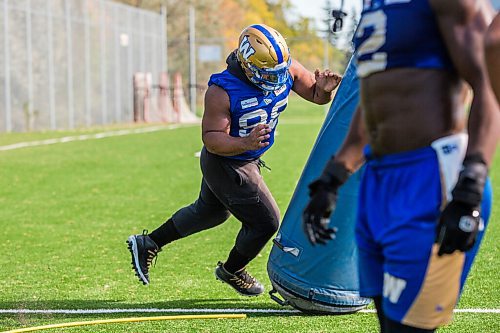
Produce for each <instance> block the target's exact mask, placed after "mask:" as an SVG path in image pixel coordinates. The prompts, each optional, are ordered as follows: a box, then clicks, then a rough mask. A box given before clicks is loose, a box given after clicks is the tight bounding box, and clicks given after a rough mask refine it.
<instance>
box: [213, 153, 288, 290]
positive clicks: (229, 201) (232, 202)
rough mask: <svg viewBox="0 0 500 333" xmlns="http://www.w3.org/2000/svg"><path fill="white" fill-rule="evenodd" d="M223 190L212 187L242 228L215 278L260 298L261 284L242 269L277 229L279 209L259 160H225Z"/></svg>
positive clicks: (219, 266)
mask: <svg viewBox="0 0 500 333" xmlns="http://www.w3.org/2000/svg"><path fill="white" fill-rule="evenodd" d="M224 166H225V171H226V179H229V180H230V184H225V185H226V186H225V187H224V191H222V190H221V189H219V187H220V184H217V185H214V186H215V187H216V188H218V189H217V190H215V192H216V193H223V195H220V196H219V198H220V200H221V201H222V202H223V203H224V205H225V206H226V207H227V208H228V209H229V211H230V212H231V214H233V215H234V216H235V217H236V218H237V219H238V220H239V221H240V222H241V223H242V226H241V229H240V231H239V233H238V236H237V238H236V241H235V245H234V247H233V249H232V250H231V252H230V254H229V256H228V258H227V260H226V262H225V263H219V264H218V265H217V268H216V277H217V278H218V279H219V280H222V281H224V282H226V283H228V284H229V285H231V286H232V287H233V288H234V289H236V291H238V292H239V293H240V294H243V295H247V296H255V295H259V294H261V293H262V292H263V291H264V287H263V286H262V284H261V283H260V282H258V281H257V280H256V279H255V278H253V277H252V276H251V275H250V274H248V273H247V272H246V270H245V266H246V265H247V264H248V263H249V262H250V261H251V260H252V259H254V258H255V257H256V256H257V254H258V253H259V252H260V250H261V249H262V248H263V247H264V246H265V245H266V243H267V242H268V241H269V240H270V239H271V237H272V236H273V235H274V234H275V233H276V231H277V230H278V227H279V209H278V206H277V204H276V202H275V200H274V198H273V197H272V195H271V193H270V192H269V189H268V188H267V186H266V184H265V183H264V181H263V179H262V176H261V174H260V169H259V166H258V161H252V162H241V161H225V163H224Z"/></svg>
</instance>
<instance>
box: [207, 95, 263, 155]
mask: <svg viewBox="0 0 500 333" xmlns="http://www.w3.org/2000/svg"><path fill="white" fill-rule="evenodd" d="M229 103H230V102H229V96H228V95H227V93H226V92H225V91H224V89H222V88H220V87H218V86H216V85H212V86H210V87H209V88H208V90H207V92H206V95H205V111H204V113H203V119H202V123H201V128H202V140H203V143H204V144H205V147H206V148H207V150H208V151H209V152H211V153H213V154H217V155H220V156H233V155H238V154H241V153H243V152H245V151H248V150H256V149H259V148H262V147H265V146H267V145H269V142H263V141H265V140H267V139H268V138H269V134H268V133H269V132H270V131H271V130H270V128H269V125H267V124H259V125H257V126H255V127H254V128H253V130H252V131H251V132H250V134H249V135H248V136H246V137H233V136H230V135H229V129H230V126H231V117H230V114H229V106H230V105H229Z"/></svg>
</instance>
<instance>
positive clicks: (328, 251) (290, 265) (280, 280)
mask: <svg viewBox="0 0 500 333" xmlns="http://www.w3.org/2000/svg"><path fill="white" fill-rule="evenodd" d="M358 101H359V82H358V78H357V76H356V66H355V63H354V61H353V60H352V59H351V61H350V63H349V65H348V67H347V70H346V72H345V74H344V77H343V79H342V82H341V84H340V87H339V88H338V91H337V94H336V96H335V98H334V100H333V102H332V104H331V106H330V111H329V112H328V115H327V117H326V120H325V122H324V124H323V126H322V128H321V131H320V133H319V135H318V138H317V139H316V143H315V144H314V147H313V150H312V152H311V155H310V157H309V160H308V161H307V164H306V166H305V168H304V171H303V173H302V176H301V177H300V180H299V183H298V185H297V188H296V189H295V193H294V195H293V197H292V200H291V202H290V205H289V206H288V209H287V211H286V213H285V216H284V219H283V222H282V224H281V227H280V230H279V231H278V234H277V236H276V238H275V239H274V240H273V242H274V245H273V248H272V250H271V254H270V256H269V260H268V264H267V271H268V274H269V278H270V280H271V283H272V285H273V288H274V289H273V290H272V291H271V292H270V295H271V298H272V299H273V300H275V301H277V302H278V303H279V304H281V305H291V306H293V307H295V308H297V309H299V310H302V311H304V312H309V313H325V314H344V313H352V312H356V311H359V310H361V309H363V308H365V307H366V306H367V305H368V304H369V303H370V300H369V299H367V298H363V297H360V296H359V279H358V268H357V249H356V244H355V239H354V225H355V219H356V209H357V200H358V187H359V181H360V171H358V172H357V173H355V174H353V175H352V176H351V177H350V179H349V180H348V181H347V182H346V183H345V184H344V185H343V186H342V187H341V188H340V190H339V198H338V202H337V208H336V210H335V212H334V213H333V214H332V217H331V221H330V226H335V227H337V228H338V232H337V235H336V239H335V240H331V241H329V242H328V243H327V245H316V246H312V245H311V244H310V243H309V241H308V240H307V238H306V236H305V234H304V232H303V229H302V212H303V210H304V208H305V206H306V205H307V203H308V201H309V190H308V187H307V186H308V184H309V183H311V182H312V181H313V180H315V179H316V178H317V177H319V175H320V174H321V172H322V171H323V168H324V166H325V164H326V162H327V161H328V160H329V159H330V157H331V156H332V155H333V154H335V152H336V151H337V149H338V148H339V147H340V145H341V144H342V142H343V141H344V138H345V136H346V134H347V132H348V129H349V125H350V122H351V118H352V116H353V114H354V111H355V110H356V107H357V105H358ZM276 292H278V293H279V294H280V295H281V297H282V298H283V299H284V300H282V299H280V298H279V297H278V296H277V295H276Z"/></svg>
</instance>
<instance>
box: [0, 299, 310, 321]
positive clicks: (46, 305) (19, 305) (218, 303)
mask: <svg viewBox="0 0 500 333" xmlns="http://www.w3.org/2000/svg"><path fill="white" fill-rule="evenodd" d="M0 309H2V310H7V309H8V310H23V309H28V310H56V309H57V310H95V309H165V310H167V311H168V312H141V311H138V312H136V313H134V312H125V313H104V314H99V313H88V314H82V313H69V314H68V313H64V314H58V313H47V314H43V313H23V316H30V317H32V316H51V317H53V316H59V315H60V316H63V317H65V318H71V317H78V318H81V317H82V316H92V317H101V316H105V317H115V316H117V317H123V316H128V315H131V316H135V315H138V314H140V315H141V316H153V315H175V314H186V312H183V311H179V312H175V311H172V310H174V309H182V310H186V309H187V310H190V312H189V314H203V313H206V312H203V309H213V310H215V311H216V310H221V313H226V312H227V311H228V310H233V309H242V310H255V309H257V310H271V311H273V310H278V311H279V310H293V308H291V307H279V306H272V307H270V306H269V302H267V301H266V302H255V301H253V302H251V303H249V302H248V301H247V300H245V299H242V298H225V299H183V300H169V301H160V302H147V303H144V302H143V303H130V302H129V301H127V302H124V301H120V300H43V301H34V300H20V301H18V302H2V301H0ZM197 309H199V310H200V311H199V312H197V311H196V310H197ZM170 311H172V312H170ZM224 311H225V312H224ZM236 312H237V311H234V312H232V311H231V313H236ZM20 314H21V313H0V318H2V317H3V318H5V317H15V316H18V315H20ZM246 314H247V315H248V316H249V317H267V316H287V317H288V316H310V314H305V313H299V312H297V313H294V312H290V313H288V312H270V313H267V312H250V313H246Z"/></svg>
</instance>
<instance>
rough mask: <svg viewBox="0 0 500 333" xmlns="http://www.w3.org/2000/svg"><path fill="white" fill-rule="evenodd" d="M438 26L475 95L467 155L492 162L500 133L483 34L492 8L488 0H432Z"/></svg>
mask: <svg viewBox="0 0 500 333" xmlns="http://www.w3.org/2000/svg"><path fill="white" fill-rule="evenodd" d="M430 4H431V6H432V8H433V10H434V12H435V13H436V16H437V19H438V24H439V28H440V31H441V34H442V36H443V39H444V41H445V43H446V46H447V48H448V52H449V54H450V57H451V59H452V61H453V64H454V66H455V68H456V70H457V71H458V74H459V76H460V77H461V78H463V79H464V80H465V81H466V82H467V83H468V84H469V85H470V86H471V88H472V90H473V93H474V96H473V100H472V104H471V110H470V115H469V121H468V132H469V145H468V148H467V155H478V156H481V157H482V158H483V159H484V161H485V162H486V163H487V164H488V165H489V164H490V163H491V160H492V158H493V154H494V153H495V149H496V143H497V141H498V137H499V135H500V131H499V128H500V127H499V121H500V119H499V111H498V105H497V103H496V101H495V96H494V94H493V91H492V89H491V86H490V82H489V78H488V74H487V70H486V64H485V60H484V51H483V50H484V36H485V34H486V31H487V29H488V26H489V23H490V22H491V20H492V16H493V14H494V13H493V11H492V10H491V8H490V7H489V6H488V3H487V2H486V1H477V0H460V1H457V0H430Z"/></svg>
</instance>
